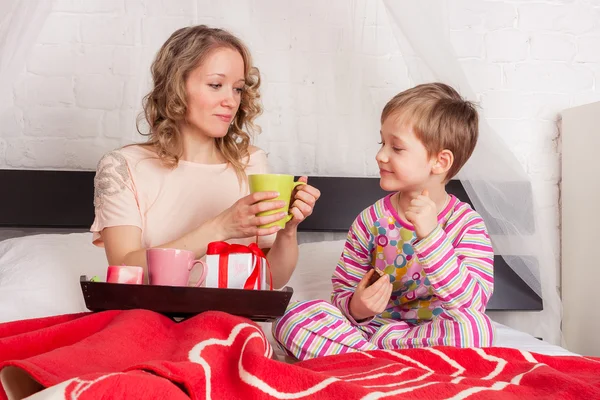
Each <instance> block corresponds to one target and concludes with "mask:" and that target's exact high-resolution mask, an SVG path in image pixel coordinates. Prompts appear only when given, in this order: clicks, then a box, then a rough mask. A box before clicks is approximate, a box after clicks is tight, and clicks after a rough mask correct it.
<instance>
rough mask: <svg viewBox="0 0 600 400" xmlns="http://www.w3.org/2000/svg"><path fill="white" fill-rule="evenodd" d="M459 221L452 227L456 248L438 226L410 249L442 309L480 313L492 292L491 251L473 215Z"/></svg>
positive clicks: (468, 214) (488, 241)
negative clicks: (455, 234) (456, 239)
mask: <svg viewBox="0 0 600 400" xmlns="http://www.w3.org/2000/svg"><path fill="white" fill-rule="evenodd" d="M461 219H462V221H457V223H454V224H452V225H453V226H454V228H456V229H458V230H459V232H460V236H457V237H460V241H459V242H458V244H456V245H453V243H452V241H451V239H450V237H449V236H448V234H447V233H446V232H445V231H444V230H443V229H442V228H441V227H439V226H438V227H437V228H436V229H435V230H434V231H433V232H431V234H430V235H429V236H428V237H426V238H424V239H422V240H419V241H416V242H415V243H414V244H413V247H414V250H415V253H416V254H417V256H418V258H419V261H420V262H421V264H422V265H423V270H424V271H425V274H426V275H427V278H428V279H429V282H431V285H432V286H433V288H434V290H435V291H436V295H437V297H438V298H439V299H440V300H442V301H443V302H444V304H443V305H442V307H444V308H447V309H456V308H469V309H475V310H479V311H482V312H484V311H485V307H486V306H487V303H488V301H489V299H490V297H491V296H492V292H493V288H494V275H493V265H494V251H493V249H492V244H491V241H490V237H489V235H488V233H487V230H486V228H485V224H484V222H483V219H482V218H481V217H480V216H479V215H478V214H477V213H476V212H474V211H472V210H471V211H470V212H468V213H463V214H462V218H461ZM453 231H454V229H453Z"/></svg>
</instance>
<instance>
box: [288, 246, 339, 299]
mask: <svg viewBox="0 0 600 400" xmlns="http://www.w3.org/2000/svg"><path fill="white" fill-rule="evenodd" d="M345 243H346V241H345V240H334V241H324V242H313V243H302V244H301V245H299V246H298V248H299V255H298V264H297V266H296V270H295V271H294V273H293V275H292V278H291V279H290V281H289V282H288V284H287V286H290V287H292V288H293V289H294V295H293V297H292V301H296V300H298V301H305V300H315V299H321V300H327V301H329V300H330V297H331V290H332V287H331V274H333V271H334V270H335V266H336V265H337V263H338V261H339V259H340V256H341V255H342V251H343V249H344V244H345Z"/></svg>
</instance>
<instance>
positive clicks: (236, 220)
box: [91, 25, 320, 288]
mask: <svg viewBox="0 0 600 400" xmlns="http://www.w3.org/2000/svg"><path fill="white" fill-rule="evenodd" d="M152 77H153V81H154V87H153V88H152V90H151V91H150V93H149V94H148V95H147V96H146V98H145V102H144V114H145V119H146V121H147V123H148V126H149V132H148V136H149V140H148V142H147V143H144V144H139V145H132V146H126V147H124V148H122V149H119V150H116V151H113V152H110V153H108V154H107V155H105V156H104V157H103V158H102V159H101V160H100V162H99V164H98V170H97V172H96V178H95V197H94V204H95V210H96V218H95V221H94V223H93V225H92V228H91V230H92V232H94V243H95V244H96V245H98V246H104V247H105V249H106V256H107V258H108V262H109V264H111V265H123V264H124V265H141V266H144V267H146V258H145V252H146V249H147V248H151V247H168V248H179V249H187V250H191V251H193V252H194V253H195V255H196V257H202V256H203V255H204V254H205V253H206V249H207V245H208V243H210V242H213V241H228V242H230V243H231V242H235V243H242V244H249V243H250V242H252V241H253V240H255V238H256V237H258V238H259V246H260V247H261V248H270V251H269V252H268V254H267V259H268V261H269V262H270V264H271V265H272V267H273V268H272V276H273V286H274V287H275V288H280V287H282V286H284V285H285V284H286V283H287V281H288V280H289V278H290V276H291V274H292V272H293V270H294V267H295V265H296V262H297V258H298V243H297V227H298V224H299V223H300V222H301V221H303V220H304V219H305V218H306V217H307V216H309V215H310V214H311V213H312V210H313V206H314V204H315V202H316V200H317V199H318V198H319V195H320V193H319V191H318V190H317V189H316V188H314V187H312V186H310V185H300V186H299V187H298V190H297V191H296V193H295V195H294V199H293V203H292V204H291V212H292V214H293V218H292V219H291V220H290V221H289V222H288V223H287V224H286V225H285V228H283V229H280V228H279V227H277V226H275V227H271V228H268V229H261V228H259V226H260V225H264V224H268V223H270V222H274V221H277V220H280V219H282V218H283V217H284V215H282V214H275V215H271V216H264V217H256V216H255V215H256V214H257V213H258V212H261V211H268V210H274V209H277V208H280V207H282V204H280V202H274V201H272V202H264V201H263V202H261V201H262V200H269V199H273V198H275V197H276V196H277V194H276V193H266V192H263V193H253V194H250V195H249V194H248V193H249V190H248V184H247V175H248V174H252V173H264V172H267V156H266V154H265V152H264V151H263V150H261V149H259V148H256V147H254V146H251V145H250V135H249V134H248V133H247V132H245V131H244V129H251V130H252V129H254V128H256V127H255V125H254V124H253V122H254V120H255V118H256V117H257V116H258V115H259V114H260V112H261V111H262V108H261V106H260V104H259V98H260V95H259V87H260V75H259V72H258V70H257V69H256V68H255V67H253V65H252V59H251V56H250V53H249V51H248V49H247V48H246V46H245V45H244V44H243V43H242V42H241V41H240V40H239V39H238V38H236V37H235V36H233V35H231V34H230V33H228V32H226V31H224V30H221V29H212V28H208V27H206V26H204V25H200V26H194V27H186V28H182V29H179V30H178V31H176V32H175V33H173V34H172V35H171V37H170V38H169V39H168V40H167V41H166V42H165V43H164V45H163V46H162V47H161V49H160V50H159V52H158V54H157V56H156V59H155V60H154V62H153V64H152ZM301 180H303V181H304V182H306V181H307V178H306V177H302V178H301ZM145 275H147V274H145Z"/></svg>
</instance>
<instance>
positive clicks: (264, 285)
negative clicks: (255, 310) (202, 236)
mask: <svg viewBox="0 0 600 400" xmlns="http://www.w3.org/2000/svg"><path fill="white" fill-rule="evenodd" d="M221 257H227V258H228V259H227V270H226V271H224V272H225V273H224V274H223V277H224V278H225V279H224V281H225V282H226V284H225V285H221V286H219V274H220V270H219V268H220V259H221ZM256 258H257V256H255V255H254V254H251V253H232V254H227V255H225V254H209V255H207V256H206V259H205V263H206V268H207V269H208V271H207V274H206V281H205V284H204V286H205V287H211V288H219V287H220V288H229V289H244V286H245V284H246V281H248V278H249V277H250V275H252V272H253V271H254V265H255V263H256ZM258 259H259V260H260V264H259V265H260V267H259V268H260V275H259V277H260V279H257V280H256V282H255V284H254V287H253V288H254V289H256V290H268V289H269V284H268V278H267V273H268V272H267V260H266V259H265V258H263V257H258Z"/></svg>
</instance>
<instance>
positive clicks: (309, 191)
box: [285, 176, 321, 231]
mask: <svg viewBox="0 0 600 400" xmlns="http://www.w3.org/2000/svg"><path fill="white" fill-rule="evenodd" d="M298 181H300V182H304V183H307V182H308V178H307V177H306V176H303V177H301V178H300V179H298ZM319 197H321V192H320V191H319V189H317V188H315V187H313V186H310V185H308V184H306V185H298V186H296V190H295V191H294V193H292V201H291V202H290V203H291V207H290V212H291V213H292V219H291V220H290V221H289V222H288V223H287V224H286V225H285V230H286V231H287V230H291V229H296V228H297V227H298V224H300V222H302V221H304V220H305V219H306V218H307V217H308V216H309V215H310V214H312V212H313V208H314V206H315V203H316V202H317V200H318V199H319Z"/></svg>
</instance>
